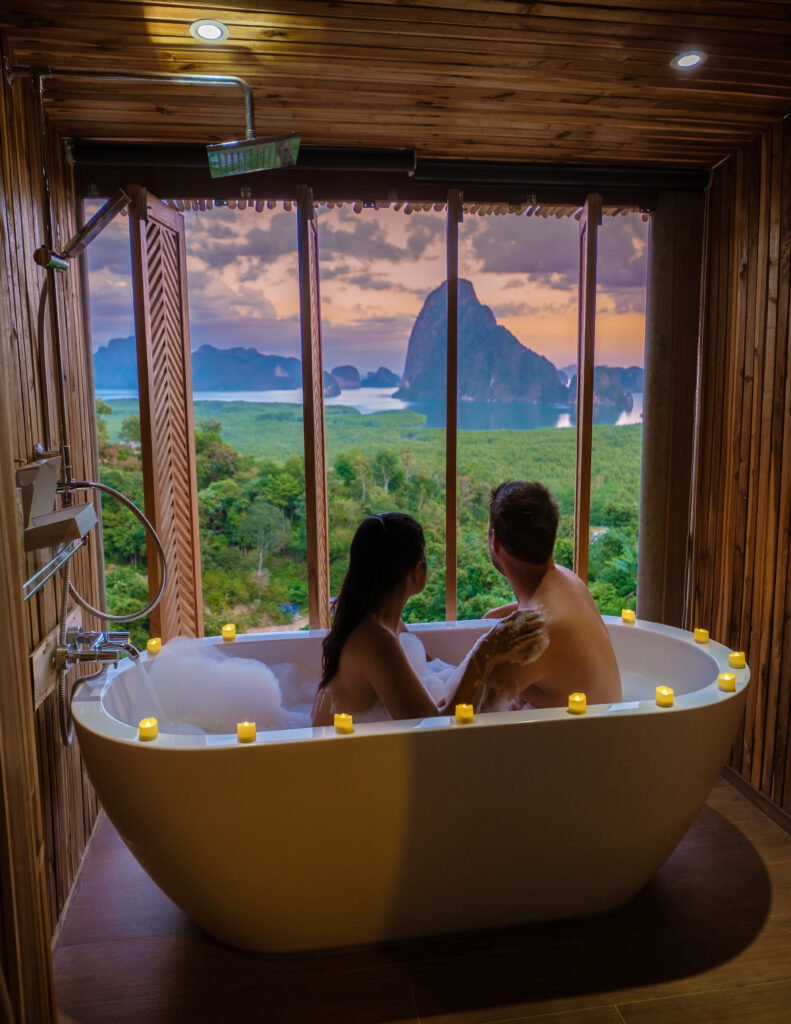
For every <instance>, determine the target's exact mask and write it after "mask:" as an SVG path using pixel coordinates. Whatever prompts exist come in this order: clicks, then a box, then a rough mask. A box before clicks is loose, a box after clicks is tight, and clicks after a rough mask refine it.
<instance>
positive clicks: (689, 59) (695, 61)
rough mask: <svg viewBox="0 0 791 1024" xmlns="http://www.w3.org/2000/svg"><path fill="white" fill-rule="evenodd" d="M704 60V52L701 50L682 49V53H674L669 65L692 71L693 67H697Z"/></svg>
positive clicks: (678, 69) (680, 69)
mask: <svg viewBox="0 0 791 1024" xmlns="http://www.w3.org/2000/svg"><path fill="white" fill-rule="evenodd" d="M705 61H706V54H705V53H704V52H703V50H684V52H683V53H677V54H676V55H675V57H674V58H673V59H672V60H671V62H670V66H671V68H675V69H676V70H677V71H692V69H693V68H699V67H700V65H701V64H703V63H705Z"/></svg>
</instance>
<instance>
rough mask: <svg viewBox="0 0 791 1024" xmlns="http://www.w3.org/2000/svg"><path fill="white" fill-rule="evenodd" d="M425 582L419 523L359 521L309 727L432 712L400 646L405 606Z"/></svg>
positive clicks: (387, 518) (396, 515)
mask: <svg viewBox="0 0 791 1024" xmlns="http://www.w3.org/2000/svg"><path fill="white" fill-rule="evenodd" d="M425 585H426V553H425V540H424V537H423V530H422V529H421V527H420V524H419V523H416V522H415V520H414V519H412V518H411V516H407V515H403V514H402V513H400V512H385V513H383V514H382V515H378V516H371V517H369V518H368V519H366V520H364V521H363V522H362V523H361V524H360V526H359V527H358V528H357V532H356V533H355V535H354V539H353V540H352V543H351V549H350V551H349V569H348V571H347V573H346V576H345V578H344V580H343V583H342V584H341V589H340V593H339V594H338V599H337V601H336V603H335V615H334V618H333V622H332V628H331V629H330V631H329V633H328V634H327V636H326V637H325V638H324V653H323V657H322V675H321V682H320V683H319V690H318V693H317V694H316V699H315V701H314V702H313V712H312V721H313V725H332V724H333V716H334V714H335V713H336V712H345V713H346V714H349V715H353V716H356V717H357V718H358V719H364V720H365V721H369V722H370V721H378V720H387V719H389V718H422V717H425V716H428V715H436V714H437V705H436V704H435V703H434V701H433V700H432V698H431V696H430V695H429V693H428V691H427V690H426V689H425V687H424V686H423V684H422V682H421V681H420V679H419V678H418V676H417V675H416V674H415V671H414V669H413V668H412V666H411V665H410V663H409V660H408V659H407V656H406V654H405V653H404V650H403V648H402V646H401V643H400V641H399V634H401V633H404V632H406V631H407V629H406V626H405V625H404V622H403V620H402V618H401V613H402V612H403V610H404V605H405V604H406V602H407V600H408V599H409V598H410V597H412V595H413V594H419V593H420V591H421V590H422V589H423V588H424V587H425Z"/></svg>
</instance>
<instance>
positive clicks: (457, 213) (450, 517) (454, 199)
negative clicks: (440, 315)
mask: <svg viewBox="0 0 791 1024" xmlns="http://www.w3.org/2000/svg"><path fill="white" fill-rule="evenodd" d="M461 203H462V194H461V192H460V191H459V190H458V189H450V191H449V192H448V232H447V296H448V338H447V392H446V397H445V619H446V621H448V622H454V621H455V620H456V617H457V606H458V595H457V565H456V563H457V543H456V539H457V538H456V530H457V522H456V513H457V508H456V505H457V502H456V471H457V432H456V421H457V402H458V380H459V344H458V342H459V331H458V327H459V324H458V320H459V222H460V221H461V219H462V205H461Z"/></svg>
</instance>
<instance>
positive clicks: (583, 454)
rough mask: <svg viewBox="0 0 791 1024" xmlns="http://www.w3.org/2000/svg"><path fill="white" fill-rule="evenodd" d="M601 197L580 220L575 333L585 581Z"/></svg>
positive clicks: (577, 566) (578, 517) (577, 550)
mask: <svg viewBox="0 0 791 1024" xmlns="http://www.w3.org/2000/svg"><path fill="white" fill-rule="evenodd" d="M600 224H601V196H600V195H597V194H595V193H594V194H593V195H589V196H588V198H587V199H586V200H585V208H584V210H583V211H582V217H581V218H580V248H579V299H578V305H577V310H578V330H577V481H576V487H575V489H574V572H575V573H576V574H577V575H578V576H579V577H580V579H582V580H583V581H584V582H585V583H587V582H588V547H589V538H590V508H591V447H592V442H593V348H594V334H595V327H596V240H597V235H598V231H599V225H600Z"/></svg>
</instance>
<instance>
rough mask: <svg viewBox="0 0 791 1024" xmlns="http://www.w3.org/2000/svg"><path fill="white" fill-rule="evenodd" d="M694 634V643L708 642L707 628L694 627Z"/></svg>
mask: <svg viewBox="0 0 791 1024" xmlns="http://www.w3.org/2000/svg"><path fill="white" fill-rule="evenodd" d="M694 635H695V643H696V644H707V643H708V642H709V631H708V630H707V629H696V630H695V634H694Z"/></svg>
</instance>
